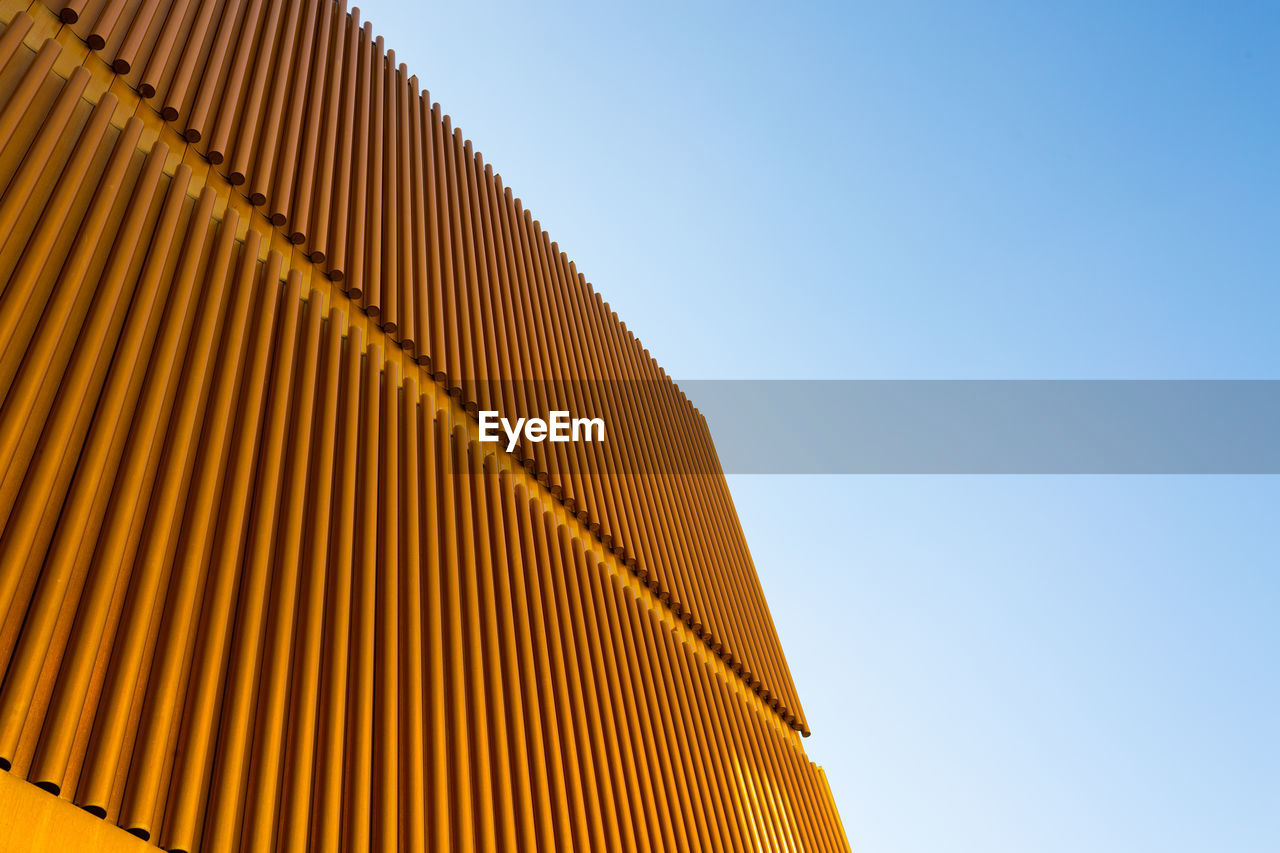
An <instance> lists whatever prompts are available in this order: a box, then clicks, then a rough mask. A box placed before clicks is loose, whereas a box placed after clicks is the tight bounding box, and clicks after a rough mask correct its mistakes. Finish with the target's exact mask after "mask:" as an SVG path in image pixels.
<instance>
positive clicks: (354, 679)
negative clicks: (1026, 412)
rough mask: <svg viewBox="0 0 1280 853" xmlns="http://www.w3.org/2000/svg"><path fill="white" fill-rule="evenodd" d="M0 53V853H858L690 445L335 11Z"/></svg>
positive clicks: (283, 9) (464, 156)
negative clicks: (542, 437)
mask: <svg viewBox="0 0 1280 853" xmlns="http://www.w3.org/2000/svg"><path fill="white" fill-rule="evenodd" d="M0 26H2V27H3V30H2V31H0V188H2V194H0V670H2V671H3V674H4V675H3V682H2V683H0V767H3V768H4V770H5V771H7V772H3V773H0V849H6V850H7V849H14V850H27V849H37V850H39V849H46V850H67V849H102V850H117V849H118V850H130V849H138V850H142V849H146V848H148V847H154V846H157V845H158V846H159V847H161V848H164V849H167V850H182V851H191V853H194V851H215V850H218V851H220V850H336V849H360V850H363V849H369V848H376V849H379V850H384V849H392V850H395V849H399V850H428V849H429V850H436V851H444V850H473V849H475V850H534V849H539V850H566V849H576V850H659V849H661V850H703V851H719V850H846V849H847V848H848V845H847V842H846V840H845V836H844V833H843V830H842V828H841V825H840V820H839V817H838V815H837V813H836V808H835V805H834V803H833V801H832V799H831V796H830V792H829V790H828V787H827V784H826V780H825V778H824V776H823V774H822V771H821V770H820V769H819V768H818V767H816V766H815V765H814V764H813V763H811V762H810V761H809V760H808V759H807V757H806V756H805V754H804V751H803V749H802V747H801V743H800V737H801V735H802V734H807V733H808V728H807V724H806V722H805V719H804V714H803V712H802V710H801V707H800V702H799V700H798V698H797V697H796V694H795V688H794V685H793V684H792V681H791V676H790V674H789V672H788V669H787V665H786V661H785V659H784V656H783V653H782V649H781V646H780V644H779V641H778V638H777V634H776V632H775V630H774V627H773V624H772V621H771V619H770V616H769V612H768V608H767V606H766V604H765V601H764V597H763V595H762V593H761V589H760V585H759V582H758V579H757V577H756V573H755V568H754V566H753V564H752V562H751V557H750V554H749V552H748V550H747V547H746V543H745V541H744V538H743V535H742V531H741V528H740V526H739V524H738V521H737V517H736V515H735V513H734V510H733V505H732V502H731V500H730V497H729V493H728V490H727V487H726V484H725V480H724V477H723V474H722V473H721V472H720V470H719V466H718V462H717V461H716V456H715V449H714V447H713V445H712V443H711V439H710V435H709V433H708V431H707V428H706V424H705V421H704V420H703V419H702V417H701V415H700V414H699V413H698V412H697V410H696V409H695V408H694V407H693V405H692V404H691V403H690V401H689V400H688V399H686V398H685V397H684V395H683V394H682V393H681V392H680V390H679V389H678V387H677V386H676V385H675V384H674V383H672V382H671V381H670V380H669V379H668V377H667V376H666V375H665V374H664V373H663V371H662V370H661V368H660V367H658V365H657V364H656V363H655V362H654V361H653V359H652V358H651V357H650V356H649V354H648V352H647V351H646V350H645V349H644V347H643V345H642V344H641V342H640V341H639V339H638V338H636V337H635V335H633V334H632V333H631V332H630V331H629V330H628V329H627V328H626V326H625V325H624V324H623V323H621V322H620V321H619V320H618V319H617V317H616V315H615V314H613V313H612V312H611V310H610V309H609V305H608V303H606V302H604V301H603V300H602V299H601V298H600V296H599V294H598V293H597V292H596V291H595V290H594V289H593V288H592V287H591V285H589V284H588V283H587V281H586V279H585V277H584V276H583V275H582V274H581V273H579V272H578V270H577V268H576V266H575V265H574V263H573V262H572V261H571V260H569V259H568V257H567V256H566V255H565V254H564V253H563V252H561V251H560V249H559V247H558V246H557V244H556V243H555V242H553V241H552V240H551V239H550V237H549V236H548V235H547V234H546V233H545V232H544V231H543V230H542V228H541V226H540V224H539V222H538V221H537V220H536V219H534V218H533V217H532V216H531V215H530V213H529V212H528V211H527V210H525V208H524V207H523V205H522V203H521V201H520V200H519V199H518V198H516V197H515V196H514V195H513V194H512V192H511V190H510V189H508V188H507V187H505V186H504V184H503V182H502V179H501V177H500V176H499V175H498V174H496V173H495V172H494V171H493V170H492V168H491V167H490V166H489V165H488V164H487V163H485V162H484V160H483V158H482V157H481V156H480V155H479V154H478V153H477V152H476V151H474V150H473V147H472V143H471V142H470V141H469V140H466V139H465V138H464V137H463V136H462V134H461V132H460V131H459V130H458V129H457V128H454V127H453V126H452V123H451V121H450V119H449V117H448V116H447V115H444V114H443V113H442V112H441V109H440V106H439V105H438V104H435V103H434V102H432V100H431V98H430V96H429V94H428V93H427V92H426V91H424V90H421V89H420V87H419V85H418V81H417V79H416V78H415V77H413V76H411V75H410V74H409V72H408V69H406V68H405V66H404V65H403V64H398V63H397V61H396V58H395V53H394V51H393V50H389V49H387V48H386V46H385V45H384V42H383V39H382V38H381V37H378V36H375V35H374V33H373V30H372V27H371V26H370V24H368V23H363V24H362V22H361V20H360V14H359V11H358V10H357V9H354V8H353V9H351V10H348V9H347V8H346V6H345V3H343V2H334V0H298V2H288V3H286V2H283V0H75V2H66V3H59V2H42V0H34V2H31V0H0ZM556 410H564V411H570V412H573V413H574V414H575V415H578V414H580V415H584V416H592V417H598V418H600V419H601V420H602V421H603V422H604V423H605V424H607V428H608V435H607V439H606V440H605V441H601V442H591V443H586V442H567V443H563V442H562V443H548V442H537V441H532V440H530V439H529V438H528V437H525V438H522V439H521V440H520V441H519V442H517V444H516V445H515V447H514V448H513V449H512V450H511V451H510V452H508V451H507V450H506V448H505V445H498V444H493V443H485V442H481V441H479V440H478V439H479V433H478V424H477V417H476V416H477V413H479V412H481V411H496V412H500V413H502V414H503V415H508V414H509V415H512V416H513V417H515V416H535V415H536V416H541V417H546V415H547V413H549V412H552V411H556Z"/></svg>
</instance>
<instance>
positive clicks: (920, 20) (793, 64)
mask: <svg viewBox="0 0 1280 853" xmlns="http://www.w3.org/2000/svg"><path fill="white" fill-rule="evenodd" d="M361 8H362V10H363V11H364V13H365V15H366V17H368V18H369V19H370V20H372V21H373V23H374V27H375V29H376V31H377V32H379V33H381V34H383V35H385V36H387V38H388V43H389V46H391V47H394V48H395V49H396V52H397V55H398V57H399V58H400V59H402V60H403V61H406V62H407V63H408V64H409V66H410V68H411V69H412V71H413V72H414V73H417V74H418V76H419V79H420V80H421V81H423V84H424V85H425V86H427V87H428V88H430V90H431V92H432V94H433V96H434V97H435V98H436V100H439V101H440V102H441V104H442V105H443V106H444V108H445V111H446V112H448V113H450V114H451V115H452V116H453V117H454V120H455V122H456V123H457V124H459V125H460V126H461V127H462V129H463V131H464V132H465V133H466V134H467V135H468V137H470V138H471V139H473V140H474V141H475V143H476V146H477V148H478V149H479V150H480V151H482V152H483V153H484V155H485V157H486V159H487V160H488V161H490V162H492V163H493V164H494V166H495V168H496V169H498V171H500V172H501V173H502V174H503V176H504V179H505V180H506V182H507V183H508V184H509V185H511V186H512V187H513V189H514V190H515V191H516V192H517V194H518V195H520V196H521V197H522V198H523V199H524V201H525V203H526V205H527V206H528V207H529V208H531V209H532V211H533V212H534V214H535V215H536V216H538V217H539V218H540V219H541V220H542V222H543V224H544V226H545V227H546V228H547V229H548V230H549V231H550V232H551V234H552V236H553V237H554V238H555V239H556V240H558V241H559V243H560V245H561V247H562V248H564V249H565V250H566V251H567V252H568V253H569V255H570V256H571V257H573V258H574V259H575V260H576V261H577V262H578V265H579V268H580V269H582V270H583V271H584V272H585V273H586V274H587V276H588V277H589V278H590V279H591V280H592V281H593V283H594V284H595V285H596V287H597V288H598V289H599V290H600V291H601V292H602V293H603V294H604V296H605V298H606V299H608V300H609V301H610V302H611V304H612V305H613V306H614V308H615V309H616V310H617V311H618V313H619V315H620V316H621V317H622V318H623V319H625V320H626V321H627V325H628V327H630V328H632V329H634V330H635V331H636V332H637V334H639V335H640V337H641V338H642V340H644V341H645V343H646V345H647V346H649V348H650V350H651V351H652V352H653V353H654V354H655V356H656V357H657V358H658V360H659V361H660V362H661V363H662V364H663V365H664V366H665V367H666V368H667V370H668V372H670V373H671V374H672V375H674V376H676V377H677V378H681V377H684V378H706V379H711V378H983V379H999V378H1046V379H1049V378H1280V337H1278V335H1277V320H1278V318H1280V6H1277V5H1276V4H1275V3H1257V4H1248V3H1234V2H1217V3H1211V2H1204V3H1179V2H1164V3H1154V2H1149V3H1148V2H1128V3H1114V2H1111V3H1101V2H1082V3H1075V4H1048V3H1034V4H1030V3H1013V2H1006V3H979V2H969V3H929V2H895V3H875V4H872V3H834V2H833V3H802V4H756V3H743V2H736V3H728V2H697V3H666V2H654V3H640V4H625V5H624V4H615V3H600V4H585V3H584V4H567V3H559V2H546V3H539V4H523V3H509V2H487V3H467V4H423V3H410V2H393V0H374V1H373V2H369V3H366V4H361ZM695 402H696V401H695ZM731 484H732V487H733V490H734V495H735V498H736V500H737V503H738V508H739V513H740V515H741V517H742V522H743V527H744V529H745V531H746V535H747V539H748V541H749V543H750V545H751V547H752V551H753V554H754V556H755V560H756V564H757V568H758V570H759V573H760V576H761V581H762V583H763V584H764V586H765V591H766V594H767V595H768V597H769V601H770V603H771V605H772V608H773V613H774V617H775V620H776V622H777V624H778V629H779V632H780V633H781V635H782V641H783V645H784V647H785V649H786V650H787V653H788V658H789V661H790V663H791V668H792V671H793V673H794V675H795V678H796V681H797V684H798V686H799V689H800V691H801V697H802V699H803V701H804V702H805V707H806V711H807V713H808V717H809V721H810V723H811V726H812V728H813V731H814V736H813V737H812V738H811V739H809V740H808V741H806V743H805V746H806V748H807V749H808V751H809V753H810V755H811V756H812V757H813V758H814V760H816V761H818V762H820V763H821V764H823V765H824V766H825V768H826V770H827V773H828V777H829V779H830V780H831V784H832V787H833V789H834V791H835V796H836V799H837V802H838V804H839V806H840V809H841V813H842V816H843V818H844V822H845V827H846V829H847V831H848V833H849V836H850V839H851V840H852V842H853V844H854V847H855V849H857V850H859V851H861V853H937V851H948V853H954V852H955V851H975V853H978V851H980V853H1025V851H1037V853H1040V851H1078V850H1086V849H1087V850H1090V851H1093V853H1109V852H1110V851H1116V853H1120V852H1121V851H1125V853H1128V852H1129V851H1147V850H1150V851H1157V850H1158V851H1161V853H1181V851H1187V853H1191V851H1195V853H1203V851H1206V850H1208V851H1230V853H1236V851H1268V853H1273V852H1274V851H1275V850H1277V849H1280V618H1278V616H1280V541H1278V540H1280V534H1278V532H1277V528H1278V527H1280V525H1277V522H1276V519H1277V516H1278V515H1280V512H1278V510H1280V478H1266V477H1256V478H1249V477H1151V478H1142V477H1091V478H1080V477H1076V478H1070V477H1059V478H1053V477H1005V478H1000V477H949V478H948V477H856V478H855V477H849V478H836V477H828V478H822V477H814V478H801V477H733V478H732V483H731Z"/></svg>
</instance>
